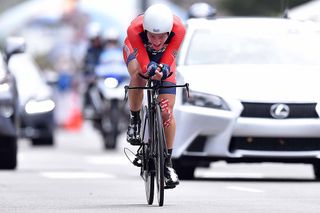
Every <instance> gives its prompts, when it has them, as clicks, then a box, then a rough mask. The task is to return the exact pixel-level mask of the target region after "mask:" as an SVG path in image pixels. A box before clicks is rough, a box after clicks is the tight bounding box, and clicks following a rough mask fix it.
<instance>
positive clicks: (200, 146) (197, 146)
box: [187, 135, 207, 152]
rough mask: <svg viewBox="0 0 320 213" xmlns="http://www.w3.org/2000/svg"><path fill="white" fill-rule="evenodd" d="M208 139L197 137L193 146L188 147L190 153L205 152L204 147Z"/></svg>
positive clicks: (192, 143)
mask: <svg viewBox="0 0 320 213" xmlns="http://www.w3.org/2000/svg"><path fill="white" fill-rule="evenodd" d="M206 141H207V137H206V136H202V135H200V136H198V137H196V138H195V139H194V140H193V141H192V142H191V144H190V145H189V146H188V148H187V151H188V152H203V150H204V146H205V144H206Z"/></svg>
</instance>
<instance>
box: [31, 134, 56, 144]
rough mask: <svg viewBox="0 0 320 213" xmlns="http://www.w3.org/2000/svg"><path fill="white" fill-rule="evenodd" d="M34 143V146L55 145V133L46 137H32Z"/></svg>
mask: <svg viewBox="0 0 320 213" xmlns="http://www.w3.org/2000/svg"><path fill="white" fill-rule="evenodd" d="M31 141H32V145H34V146H39V145H43V146H53V145H54V137H53V135H49V136H46V137H41V138H33V139H31Z"/></svg>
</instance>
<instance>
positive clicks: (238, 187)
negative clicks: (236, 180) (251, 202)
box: [226, 186, 264, 193]
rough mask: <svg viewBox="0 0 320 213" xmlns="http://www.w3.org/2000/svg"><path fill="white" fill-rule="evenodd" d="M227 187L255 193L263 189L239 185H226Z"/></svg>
mask: <svg viewBox="0 0 320 213" xmlns="http://www.w3.org/2000/svg"><path fill="white" fill-rule="evenodd" d="M226 188H227V189H231V190H237V191H245V192H255V193H262V192H264V191H263V190H260V189H253V188H247V187H241V186H227V187H226Z"/></svg>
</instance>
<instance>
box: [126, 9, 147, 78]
mask: <svg viewBox="0 0 320 213" xmlns="http://www.w3.org/2000/svg"><path fill="white" fill-rule="evenodd" d="M142 20H143V16H142V15H141V16H138V17H137V18H136V19H134V20H133V21H132V22H131V24H130V26H129V28H128V30H127V37H128V40H129V42H130V44H131V46H132V48H133V49H134V50H137V52H136V59H137V60H138V63H139V65H140V67H141V71H142V73H146V72H147V66H148V64H149V63H150V59H149V56H148V53H147V50H146V48H145V46H144V44H143V42H142V39H141V37H140V33H141V32H143V27H142V24H141V23H142Z"/></svg>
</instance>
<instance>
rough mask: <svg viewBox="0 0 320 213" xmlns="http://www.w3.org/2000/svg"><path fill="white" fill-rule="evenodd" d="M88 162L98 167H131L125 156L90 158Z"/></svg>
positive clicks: (87, 159)
mask: <svg viewBox="0 0 320 213" xmlns="http://www.w3.org/2000/svg"><path fill="white" fill-rule="evenodd" d="M86 161H87V162H89V163H91V164H97V165H129V164H130V161H129V160H128V159H127V158H126V156H125V155H123V156H100V157H99V156H98V157H97V156H88V157H86Z"/></svg>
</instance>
